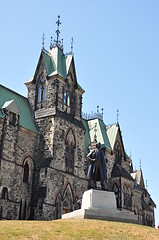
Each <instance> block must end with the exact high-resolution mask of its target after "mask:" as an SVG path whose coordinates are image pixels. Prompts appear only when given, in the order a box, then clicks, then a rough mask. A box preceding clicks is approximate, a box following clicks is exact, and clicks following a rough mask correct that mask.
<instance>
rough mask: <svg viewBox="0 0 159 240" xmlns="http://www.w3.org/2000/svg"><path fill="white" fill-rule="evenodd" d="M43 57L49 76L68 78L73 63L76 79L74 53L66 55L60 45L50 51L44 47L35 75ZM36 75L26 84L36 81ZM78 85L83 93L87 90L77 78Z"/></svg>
mask: <svg viewBox="0 0 159 240" xmlns="http://www.w3.org/2000/svg"><path fill="white" fill-rule="evenodd" d="M42 58H43V59H44V64H45V68H46V72H47V76H48V77H51V76H54V75H59V76H60V77H62V78H63V79H65V80H66V78H67V75H68V73H69V70H70V67H71V65H73V69H74V75H75V79H76V73H75V66H74V65H75V64H74V57H73V55H72V54H71V53H70V54H67V56H66V55H65V54H64V53H63V51H62V49H61V48H59V47H54V48H52V49H51V50H50V51H49V52H48V51H47V50H46V49H42V51H41V55H40V58H39V62H38V65H37V68H36V71H35V74H34V76H35V75H36V72H37V70H38V66H39V64H40V61H41V59H42ZM34 76H33V77H31V78H30V79H29V80H28V81H27V82H26V85H27V84H29V83H32V82H33V81H34ZM76 85H77V86H76V87H77V89H78V90H80V91H81V92H82V93H84V92H85V91H84V89H83V88H82V87H81V86H80V85H79V84H78V82H77V80H76Z"/></svg>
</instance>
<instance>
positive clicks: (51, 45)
mask: <svg viewBox="0 0 159 240" xmlns="http://www.w3.org/2000/svg"><path fill="white" fill-rule="evenodd" d="M52 48H53V44H52V37H51V41H50V50H51V49H52Z"/></svg>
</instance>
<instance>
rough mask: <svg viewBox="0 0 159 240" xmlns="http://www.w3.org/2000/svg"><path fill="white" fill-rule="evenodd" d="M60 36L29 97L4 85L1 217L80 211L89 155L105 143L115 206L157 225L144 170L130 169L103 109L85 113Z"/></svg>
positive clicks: (0, 103)
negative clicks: (97, 145)
mask: <svg viewBox="0 0 159 240" xmlns="http://www.w3.org/2000/svg"><path fill="white" fill-rule="evenodd" d="M58 37H59V35H57V41H56V42H55V45H54V46H53V45H52V44H51V46H50V50H49V52H48V51H47V50H45V49H44V48H43V49H42V51H41V55H40V58H39V61H38V65H37V67H36V71H35V74H34V76H33V78H32V79H30V80H29V81H27V82H26V86H27V89H28V97H27V98H25V97H23V96H21V95H19V94H18V93H16V92H14V91H12V90H10V89H8V88H6V87H4V86H2V85H0V219H37V220H51V219H57V218H60V217H61V214H62V213H66V212H70V211H73V210H75V209H78V208H80V203H81V198H82V195H83V193H84V191H85V190H87V189H88V188H90V187H91V182H88V179H87V168H88V160H87V157H86V155H87V153H88V152H89V150H90V149H93V148H94V146H95V142H96V141H100V142H101V144H102V149H103V151H104V153H105V155H106V159H107V168H108V181H107V187H108V189H109V190H110V191H114V192H115V196H116V201H117V207H118V209H119V210H121V211H133V212H134V214H137V215H138V219H139V223H141V224H145V225H150V226H154V207H155V203H154V202H153V200H152V199H151V197H150V194H149V193H148V191H147V190H146V188H145V184H144V180H143V175H142V170H141V169H140V170H139V171H134V170H133V165H132V160H131V158H130V157H129V156H128V155H127V154H126V152H125V150H124V145H123V140H122V136H121V131H120V126H119V123H118V122H117V123H116V124H113V125H109V126H107V125H106V124H105V123H104V122H103V119H102V115H101V114H100V113H99V112H98V111H97V113H96V114H93V115H91V116H87V117H86V116H85V117H83V118H82V94H83V93H84V90H83V89H82V87H81V86H80V85H79V84H78V82H77V76H76V69H75V63H74V57H73V54H72V53H70V54H67V55H65V54H64V52H63V47H62V45H61V43H60V41H59V38H58Z"/></svg>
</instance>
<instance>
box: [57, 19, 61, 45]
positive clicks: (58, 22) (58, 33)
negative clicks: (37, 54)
mask: <svg viewBox="0 0 159 240" xmlns="http://www.w3.org/2000/svg"><path fill="white" fill-rule="evenodd" d="M56 24H57V30H56V34H57V39H56V44H57V46H58V42H59V35H60V30H59V26H60V24H61V22H60V15H58V20H57V21H56Z"/></svg>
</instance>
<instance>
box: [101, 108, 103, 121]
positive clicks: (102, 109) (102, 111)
mask: <svg viewBox="0 0 159 240" xmlns="http://www.w3.org/2000/svg"><path fill="white" fill-rule="evenodd" d="M101 110H102V119H103V113H104V108H102V109H101Z"/></svg>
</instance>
